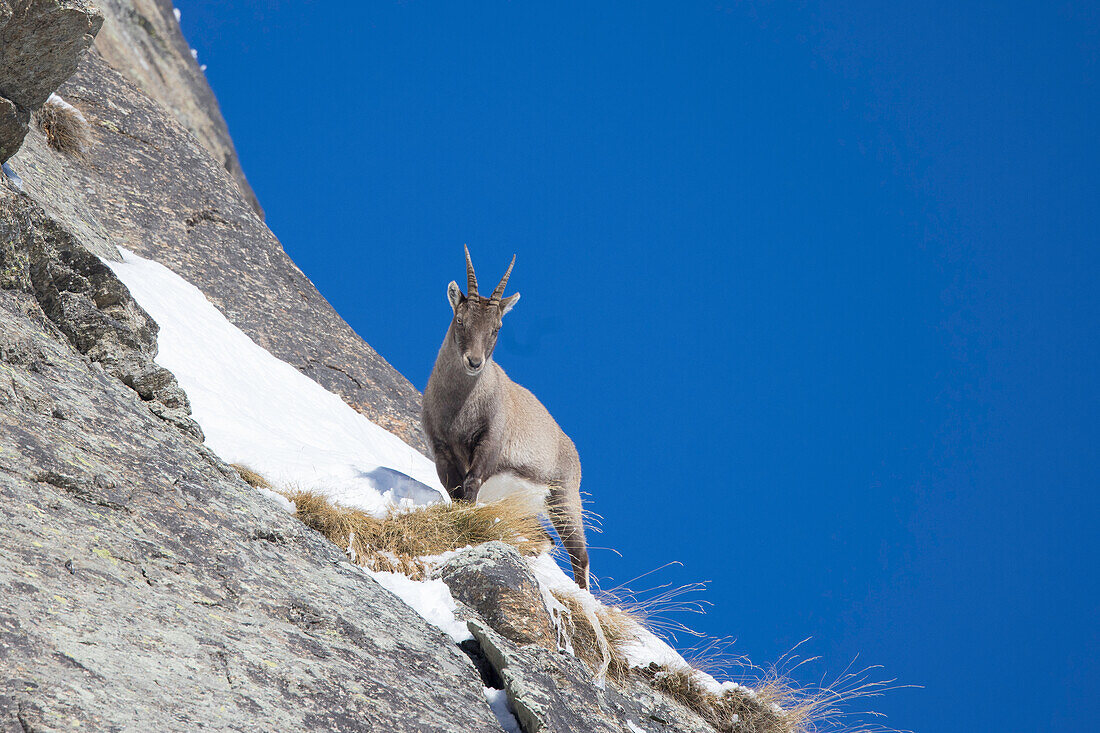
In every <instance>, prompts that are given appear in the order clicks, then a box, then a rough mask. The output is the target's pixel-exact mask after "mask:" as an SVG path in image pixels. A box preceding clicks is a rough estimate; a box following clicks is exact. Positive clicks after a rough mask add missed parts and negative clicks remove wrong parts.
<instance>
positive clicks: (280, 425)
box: [106, 250, 448, 515]
mask: <svg viewBox="0 0 1100 733" xmlns="http://www.w3.org/2000/svg"><path fill="white" fill-rule="evenodd" d="M120 251H121V253H122V256H123V261H122V262H107V263H106V264H107V265H108V266H109V267H110V268H111V269H112V270H114V272H115V274H116V275H117V276H118V278H119V279H120V280H122V282H123V283H125V284H126V287H128V288H129V289H130V292H131V293H132V294H133V296H134V298H135V299H136V300H137V302H138V303H139V304H140V305H141V307H142V308H144V309H145V310H146V311H148V312H149V315H151V316H152V317H153V320H155V321H156V322H157V323H158V324H159V325H160V334H159V336H158V338H157V342H158V345H159V353H158V354H157V358H156V361H157V363H158V364H160V365H161V366H163V367H165V368H166V369H168V370H170V371H171V372H172V373H173V374H175V375H176V379H178V380H179V383H180V386H181V387H182V388H183V390H184V391H185V392H186V393H187V396H188V397H189V398H190V400H191V410H192V416H193V417H194V418H195V420H196V421H197V422H198V423H199V425H201V426H202V430H203V432H204V433H205V434H206V444H207V446H209V447H210V448H211V450H213V451H214V452H215V453H217V454H218V456H220V457H221V458H222V460H224V461H226V462H227V463H239V464H244V465H247V466H249V467H250V468H252V469H254V470H256V471H258V472H259V473H261V474H262V475H263V476H265V477H266V478H267V479H269V480H270V481H271V482H272V483H274V484H275V485H276V486H281V487H287V488H295V489H308V490H310V491H315V492H317V493H320V494H324V495H325V496H326V497H328V498H329V499H331V500H333V501H335V502H339V503H341V504H345V505H347V506H352V507H356V508H359V509H363V510H365V511H368V512H371V513H372V514H375V515H380V514H382V513H383V512H385V511H386V510H387V508H388V507H390V506H394V505H402V504H405V505H407V504H427V503H432V502H437V501H447V500H448V499H447V494H446V492H445V491H444V490H443V487H442V486H440V484H439V481H438V479H437V477H436V472H435V466H434V464H433V463H432V462H431V461H430V460H428V459H427V458H426V457H424V456H423V455H421V454H420V453H419V452H417V451H416V450H414V449H413V448H412V447H410V446H409V445H407V444H406V443H405V442H403V441H402V440H401V439H400V438H398V437H396V436H395V435H393V434H392V433H389V432H387V431H386V430H384V429H382V428H380V427H379V426H377V425H375V424H374V423H373V422H371V421H370V420H368V419H367V418H366V417H364V416H362V415H360V414H359V413H358V412H356V411H355V410H353V409H352V408H351V407H349V406H348V405H347V404H346V403H345V402H344V401H343V400H342V399H340V398H339V397H338V396H336V395H335V394H333V393H331V392H329V391H328V390H326V389H325V388H324V387H322V386H321V385H319V384H317V383H316V382H314V381H313V380H312V379H310V378H309V377H307V376H305V375H304V374H302V373H300V372H299V371H298V370H297V369H295V368H294V367H292V366H291V365H290V364H287V363H286V362H284V361H280V360H279V359H276V358H275V357H274V356H272V355H271V354H270V353H268V352H267V351H266V350H265V349H263V348H261V347H260V346H258V345H256V344H255V343H254V342H253V341H252V339H250V338H249V337H248V336H247V335H246V334H245V333H244V332H243V331H241V330H240V329H239V328H237V327H236V326H234V325H233V324H232V323H230V322H229V321H228V320H227V319H226V318H225V316H223V315H222V314H221V312H220V311H219V310H218V309H217V308H215V307H214V305H213V304H212V303H210V301H208V300H207V299H206V296H204V295H203V294H202V292H201V291H200V290H199V289H198V288H196V287H195V286H193V285H191V284H190V283H189V282H187V281H186V280H184V279H183V278H181V277H180V276H178V275H176V274H175V273H174V272H172V271H171V270H169V269H168V268H166V267H164V266H163V265H160V264H158V263H156V262H153V261H151V260H147V259H144V258H142V257H139V256H137V255H135V254H132V253H130V252H127V251H126V250H120ZM284 508H286V507H285V506H284Z"/></svg>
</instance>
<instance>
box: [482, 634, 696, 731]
mask: <svg viewBox="0 0 1100 733" xmlns="http://www.w3.org/2000/svg"><path fill="white" fill-rule="evenodd" d="M469 627H470V632H471V633H472V634H473V635H474V638H475V639H477V641H478V644H479V646H480V649H481V652H482V653H483V654H484V655H485V657H486V658H487V659H488V661H489V664H490V665H491V666H492V668H493V669H494V670H495V671H496V672H497V673H498V674H499V675H500V677H501V679H502V680H503V683H504V691H505V692H506V693H507V695H508V702H509V703H510V705H511V708H512V710H513V711H514V712H515V714H516V718H517V719H518V720H519V723H520V726H521V727H522V728H523V730H524V733H574V731H586V732H588V733H612V732H614V733H618V732H619V731H623V730H629V723H633V724H635V725H636V726H640V727H641V728H642V729H644V730H646V731H648V732H649V733H673V732H674V731H676V732H680V733H714V729H713V728H711V727H710V726H709V725H707V723H706V721H704V720H703V719H702V718H700V717H699V716H698V715H696V714H695V713H693V712H691V711H690V710H688V709H687V708H685V707H683V706H682V705H679V704H677V703H675V702H673V701H672V700H670V699H669V698H667V697H665V696H664V695H661V694H660V693H658V692H655V691H654V690H653V689H652V688H651V687H649V686H648V685H646V684H645V683H644V682H642V681H640V680H634V679H628V680H626V681H624V682H622V683H607V684H596V683H594V682H593V680H592V671H591V670H589V669H588V667H586V666H585V665H584V664H583V663H581V662H580V660H578V659H577V658H576V657H574V656H572V655H569V654H564V653H560V652H555V651H551V650H549V649H546V648H544V647H541V646H538V645H534V644H532V645H527V646H521V645H518V644H515V643H513V642H511V641H509V640H508V639H505V638H504V637H503V636H502V635H500V634H498V633H497V632H495V631H493V630H492V629H491V628H489V627H488V625H487V624H485V623H484V622H482V621H480V620H476V619H475V620H472V621H470V622H469Z"/></svg>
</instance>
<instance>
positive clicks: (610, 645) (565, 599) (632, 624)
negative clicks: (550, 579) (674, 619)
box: [551, 589, 639, 682]
mask: <svg viewBox="0 0 1100 733" xmlns="http://www.w3.org/2000/svg"><path fill="white" fill-rule="evenodd" d="M551 593H552V594H553V596H554V598H556V599H557V600H558V601H559V602H560V603H561V604H562V605H563V606H565V608H566V610H567V611H568V615H567V616H566V618H565V619H564V620H563V622H564V625H565V633H566V634H567V635H568V636H569V641H570V643H571V644H572V645H573V652H574V653H575V654H576V655H577V657H578V658H579V659H580V660H581V661H582V662H584V663H585V664H587V665H588V666H589V668H591V669H592V671H593V672H594V673H596V675H597V676H599V675H601V674H606V675H607V676H608V677H610V678H611V679H613V680H615V681H619V682H621V681H622V680H625V679H626V678H627V676H628V675H629V674H630V662H629V661H627V656H626V653H625V648H626V646H627V645H628V644H630V643H631V642H633V641H635V640H636V631H635V630H636V629H637V628H638V627H639V624H638V622H637V620H635V619H634V618H632V617H631V616H630V615H629V614H628V613H627V612H626V611H623V610H622V609H621V608H616V607H612V606H606V605H604V604H602V603H600V604H597V605H596V607H595V610H594V611H590V610H589V607H587V606H586V604H585V603H584V600H582V596H581V592H580V591H578V592H576V593H572V592H569V591H565V590H561V589H555V590H553V591H551Z"/></svg>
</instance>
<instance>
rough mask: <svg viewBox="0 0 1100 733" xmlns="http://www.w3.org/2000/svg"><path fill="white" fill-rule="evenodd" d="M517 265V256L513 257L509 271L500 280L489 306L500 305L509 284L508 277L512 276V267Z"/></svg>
mask: <svg viewBox="0 0 1100 733" xmlns="http://www.w3.org/2000/svg"><path fill="white" fill-rule="evenodd" d="M515 264H516V256H515V255H512V261H511V262H509V263H508V271H507V272H505V273H504V277H502V278H501V279H500V285H497V289H496V290H494V291H493V297H492V298H490V299H489V305H500V297H501V296H502V295H504V287H505V286H506V285H507V284H508V276H509V275H511V274H512V266H513V265H515Z"/></svg>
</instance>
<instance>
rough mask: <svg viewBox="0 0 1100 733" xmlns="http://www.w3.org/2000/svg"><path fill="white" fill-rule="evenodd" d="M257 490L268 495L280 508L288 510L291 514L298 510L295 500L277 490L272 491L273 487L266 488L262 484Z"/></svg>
mask: <svg viewBox="0 0 1100 733" xmlns="http://www.w3.org/2000/svg"><path fill="white" fill-rule="evenodd" d="M256 491H259V492H260V493H261V494H263V495H264V496H266V497H267V498H268V499H271V500H272V501H273V502H275V503H276V504H278V505H279V508H280V509H282V510H283V511H284V512H288V513H290V514H293V513H294V512H296V511H298V508H297V507H296V506H294V502H292V501H291V500H290V499H288V498H286V497H285V496H283V495H282V494H280V493H279V492H277V491H272V490H271V489H265V488H264V487H262V486H260V487H258V488H257V489H256Z"/></svg>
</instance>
